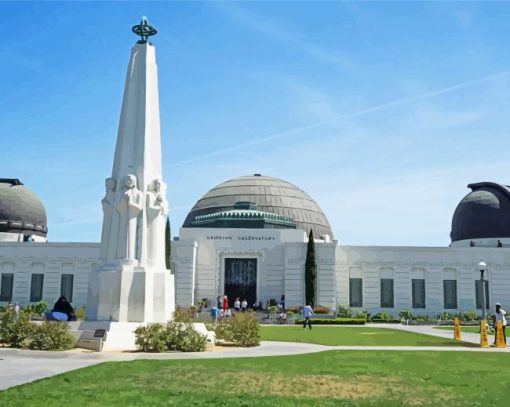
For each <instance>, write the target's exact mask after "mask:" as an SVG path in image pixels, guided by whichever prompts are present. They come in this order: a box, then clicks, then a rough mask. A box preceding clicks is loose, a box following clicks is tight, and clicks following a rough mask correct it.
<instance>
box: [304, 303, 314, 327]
mask: <svg viewBox="0 0 510 407" xmlns="http://www.w3.org/2000/svg"><path fill="white" fill-rule="evenodd" d="M312 315H313V309H312V306H311V305H306V306H305V307H304V308H303V316H304V317H305V322H304V323H303V329H306V325H307V324H308V328H310V329H312V321H311V320H310V317H311V316H312Z"/></svg>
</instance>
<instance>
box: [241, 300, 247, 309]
mask: <svg viewBox="0 0 510 407" xmlns="http://www.w3.org/2000/svg"><path fill="white" fill-rule="evenodd" d="M247 309H248V301H246V298H245V299H244V300H243V302H241V311H243V312H246V310H247Z"/></svg>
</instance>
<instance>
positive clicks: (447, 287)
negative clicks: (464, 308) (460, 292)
mask: <svg viewBox="0 0 510 407" xmlns="http://www.w3.org/2000/svg"><path fill="white" fill-rule="evenodd" d="M443 300H444V308H445V309H457V280H443Z"/></svg>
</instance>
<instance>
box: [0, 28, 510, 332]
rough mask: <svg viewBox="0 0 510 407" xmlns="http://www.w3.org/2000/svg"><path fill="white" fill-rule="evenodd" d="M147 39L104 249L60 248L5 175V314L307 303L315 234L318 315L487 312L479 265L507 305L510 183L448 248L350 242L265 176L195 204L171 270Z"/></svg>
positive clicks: (234, 183) (0, 240)
mask: <svg viewBox="0 0 510 407" xmlns="http://www.w3.org/2000/svg"><path fill="white" fill-rule="evenodd" d="M145 23H146V22H145ZM146 26H147V27H150V26H148V25H146ZM135 27H138V26H135ZM135 27H134V28H133V30H135ZM140 27H142V28H144V25H143V21H142V23H141V25H140ZM154 31H155V30H154ZM135 32H136V31H135ZM154 33H155V32H154ZM138 35H140V36H141V37H142V39H141V40H140V41H138V42H137V43H136V44H135V45H134V46H133V49H132V51H131V60H130V63H129V67H128V73H127V78H126V85H125V90H124V98H123V102H122V111H121V119H120V124H119V133H118V136H117V144H116V150H115V157H114V159H113V168H112V175H111V177H110V178H107V180H106V182H105V186H106V193H105V197H104V199H103V200H102V202H98V205H101V204H102V206H103V211H104V220H103V230H102V237H101V242H98V243H75V242H72V243H71V242H52V241H51V230H48V226H47V218H46V212H45V208H44V203H43V202H41V201H40V200H39V199H38V197H37V196H36V195H35V194H34V193H33V192H32V191H31V190H30V186H25V185H24V184H23V180H19V179H17V178H15V177H16V174H0V176H7V175H9V176H11V177H13V178H0V306H6V305H7V304H9V303H15V302H18V303H19V304H20V305H21V306H26V305H28V304H30V303H34V302H37V301H40V300H44V301H47V302H48V303H49V304H53V302H54V301H55V300H56V299H57V298H58V297H59V296H60V295H65V296H66V297H67V298H68V299H69V301H71V302H72V304H73V306H74V307H86V309H87V318H89V319H91V320H97V321H107V320H109V321H125V322H147V321H149V322H151V321H161V320H164V319H165V318H168V317H170V312H171V310H172V309H173V307H174V306H175V305H179V306H184V307H186V306H191V305H196V304H197V303H198V302H199V301H201V300H202V299H204V298H205V299H208V300H210V301H211V302H215V301H216V298H217V297H218V296H219V295H224V294H226V295H228V296H229V298H230V299H232V298H234V297H237V296H240V297H245V298H246V299H247V301H248V304H250V305H251V304H253V303H255V302H259V301H261V302H262V303H263V304H265V303H266V302H267V301H269V300H276V301H279V300H280V298H281V297H282V295H285V304H286V305H287V306H292V305H302V304H303V302H304V295H305V290H304V270H305V257H306V250H307V242H308V236H309V232H310V231H313V235H314V237H315V253H316V262H317V284H316V285H317V295H316V298H317V304H318V305H323V306H327V307H330V308H333V309H334V308H336V307H338V306H339V305H344V306H349V307H351V308H353V309H354V310H355V311H356V310H367V311H368V312H370V313H377V312H381V311H385V312H388V313H390V314H392V315H394V316H397V315H398V313H399V311H401V310H411V311H412V312H413V313H415V314H437V313H440V312H454V313H456V312H462V311H469V310H474V309H481V308H482V289H481V283H480V270H479V267H478V263H479V262H480V261H481V260H483V261H484V262H485V263H487V272H486V273H485V278H486V280H487V281H488V284H486V295H485V297H486V300H487V301H486V303H487V304H486V305H487V307H492V306H493V304H495V303H496V302H501V303H503V304H510V187H507V186H505V185H500V184H496V183H491V182H479V183H474V184H470V185H469V186H468V187H469V188H470V189H471V191H470V192H469V193H468V194H467V195H466V196H465V197H464V198H462V199H461V201H460V203H459V204H458V206H457V208H456V210H455V212H454V214H453V217H452V227H451V235H450V236H451V244H450V246H449V247H407V246H344V245H342V244H340V243H339V242H338V240H335V239H336V238H337V236H335V233H334V231H333V230H331V227H330V224H329V221H328V217H327V215H328V214H325V213H323V212H322V210H321V208H320V206H319V205H318V203H317V202H315V201H314V199H313V197H310V196H309V195H308V194H307V193H306V192H305V191H303V190H301V189H300V188H299V186H296V185H294V184H292V183H290V182H287V181H285V180H282V179H278V178H274V177H271V176H268V175H266V174H254V175H249V176H239V177H237V178H233V179H230V180H227V181H224V182H221V183H219V184H218V185H217V186H215V187H213V188H212V189H210V190H209V191H207V192H206V193H205V194H204V195H203V196H202V197H201V198H200V199H199V200H198V201H197V202H196V204H195V205H194V206H193V207H192V208H190V210H189V213H188V215H187V217H186V219H185V220H184V223H183V224H182V227H181V228H180V230H179V236H178V237H175V238H174V240H173V241H172V244H171V259H170V270H168V269H167V268H166V267H165V262H164V261H162V259H163V258H164V246H163V243H164V227H165V221H166V216H167V213H168V204H167V202H166V184H165V183H164V182H163V180H162V174H161V148H160V135H159V106H158V103H159V101H158V87H157V67H156V62H155V47H154V46H153V45H152V44H151V43H150V42H148V41H147V36H150V35H153V34H150V33H149V34H146V36H145V39H144V36H143V32H142V34H138ZM142 96H145V97H142ZM140 123H144V126H140V125H139V124H140ZM112 141H113V138H112ZM158 157H159V158H158ZM218 181H221V180H218ZM97 182H98V183H102V182H103V180H97ZM170 206H171V205H170ZM159 242H161V243H159ZM231 305H232V304H231Z"/></svg>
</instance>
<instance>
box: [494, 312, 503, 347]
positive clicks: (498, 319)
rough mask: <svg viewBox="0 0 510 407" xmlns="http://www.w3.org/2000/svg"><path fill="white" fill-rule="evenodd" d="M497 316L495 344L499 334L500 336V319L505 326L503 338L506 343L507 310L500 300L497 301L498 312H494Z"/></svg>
mask: <svg viewBox="0 0 510 407" xmlns="http://www.w3.org/2000/svg"><path fill="white" fill-rule="evenodd" d="M494 316H495V318H496V322H495V328H496V331H495V333H494V345H496V341H497V339H498V338H497V336H498V329H497V327H498V321H501V326H502V327H503V340H504V341H505V345H506V333H505V327H506V311H505V310H504V309H502V308H501V304H500V303H499V302H497V303H496V313H495V314H494Z"/></svg>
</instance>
